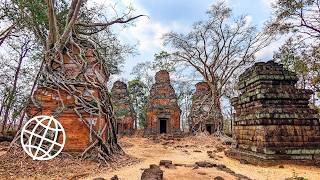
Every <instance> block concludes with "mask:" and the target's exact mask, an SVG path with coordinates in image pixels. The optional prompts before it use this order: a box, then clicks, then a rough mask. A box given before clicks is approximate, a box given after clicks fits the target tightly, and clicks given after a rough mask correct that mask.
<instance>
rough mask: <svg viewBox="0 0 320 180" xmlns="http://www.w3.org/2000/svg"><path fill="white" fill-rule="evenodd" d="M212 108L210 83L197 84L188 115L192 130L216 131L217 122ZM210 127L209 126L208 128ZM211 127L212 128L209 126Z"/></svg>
mask: <svg viewBox="0 0 320 180" xmlns="http://www.w3.org/2000/svg"><path fill="white" fill-rule="evenodd" d="M211 108H212V96H211V93H210V88H209V85H208V84H207V83H206V82H199V83H197V84H196V92H195V93H194V94H193V96H192V107H191V111H190V114H189V117H188V120H189V126H190V131H191V132H194V131H197V130H199V129H201V131H204V130H206V131H210V132H209V133H212V132H214V131H215V122H214V116H213V113H211V111H210V109H211ZM207 127H208V128H207ZM209 127H210V128H209Z"/></svg>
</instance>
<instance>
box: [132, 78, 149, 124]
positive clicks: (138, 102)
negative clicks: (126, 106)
mask: <svg viewBox="0 0 320 180" xmlns="http://www.w3.org/2000/svg"><path fill="white" fill-rule="evenodd" d="M128 91H129V95H130V97H131V100H132V104H133V108H134V110H135V112H136V116H137V117H136V118H137V122H138V123H137V124H138V125H139V127H144V123H145V107H146V106H147V93H148V89H147V88H146V85H145V84H144V83H143V82H141V81H140V80H138V79H134V80H131V81H129V82H128Z"/></svg>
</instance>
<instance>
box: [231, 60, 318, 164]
mask: <svg viewBox="0 0 320 180" xmlns="http://www.w3.org/2000/svg"><path fill="white" fill-rule="evenodd" d="M297 81H298V78H297V76H296V74H295V73H293V72H290V71H288V70H285V69H284V68H283V66H282V65H280V64H277V63H275V62H273V61H269V62H266V63H264V62H259V63H256V64H255V65H254V66H252V67H251V68H249V69H247V70H246V71H245V72H244V73H243V74H242V75H241V76H240V78H239V83H238V89H239V90H240V92H241V94H240V96H239V97H237V98H234V99H233V100H232V104H233V106H234V107H235V110H236V120H235V122H234V136H235V139H236V142H237V147H236V148H234V149H232V150H231V151H229V152H227V155H229V156H231V157H234V158H237V159H244V160H247V161H249V162H250V163H253V164H267V165H268V164H273V163H275V162H279V160H283V161H291V162H300V163H301V162H302V163H314V162H315V161H316V160H320V125H319V119H318V115H317V112H316V110H313V109H310V108H309V106H308V103H309V102H308V101H309V98H310V95H311V94H312V91H310V90H304V89H297V88H296V87H295V84H296V83H297ZM275 160H277V161H275Z"/></svg>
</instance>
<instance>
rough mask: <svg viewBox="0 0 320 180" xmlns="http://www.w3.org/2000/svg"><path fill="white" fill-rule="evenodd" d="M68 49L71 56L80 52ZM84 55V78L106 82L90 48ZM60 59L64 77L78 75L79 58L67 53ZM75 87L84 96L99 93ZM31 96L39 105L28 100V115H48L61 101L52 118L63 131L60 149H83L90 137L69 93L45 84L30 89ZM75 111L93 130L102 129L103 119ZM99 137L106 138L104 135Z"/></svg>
mask: <svg viewBox="0 0 320 180" xmlns="http://www.w3.org/2000/svg"><path fill="white" fill-rule="evenodd" d="M70 48H72V47H70ZM72 49H74V52H73V55H75V57H77V56H79V55H80V54H79V53H80V52H79V51H77V48H72ZM85 56H86V58H87V60H88V67H89V68H88V70H87V71H86V72H85V74H86V75H87V77H88V78H90V79H91V80H92V81H96V82H100V83H105V84H106V83H107V77H106V75H105V74H104V73H103V71H102V69H101V68H102V66H101V65H100V64H98V63H97V61H96V60H95V58H94V55H93V50H92V49H87V50H86V53H85ZM63 58H64V59H63V61H64V64H65V66H66V69H65V73H66V74H67V77H68V78H70V79H72V78H75V77H76V76H78V75H79V74H80V73H81V72H80V69H79V67H78V66H77V62H76V61H80V59H77V58H76V59H75V60H72V59H70V58H69V56H67V55H64V56H63ZM54 88H57V87H54ZM75 88H76V89H77V90H78V93H79V94H80V93H81V94H83V95H84V96H86V98H88V99H90V98H92V96H94V97H96V98H100V95H99V93H100V92H99V90H98V89H97V88H94V87H90V88H89V89H85V88H84V87H83V86H75ZM57 89H58V88H57ZM34 98H35V100H36V101H37V102H38V103H39V105H40V106H39V107H41V108H39V107H37V106H35V105H34V104H33V103H31V102H30V103H29V106H28V110H27V114H28V117H34V116H36V115H49V116H52V115H54V114H56V112H57V111H59V109H60V108H61V107H62V104H61V101H63V104H64V106H65V109H64V111H63V112H62V113H60V114H59V115H58V117H56V119H58V120H59V122H60V123H61V124H62V126H63V127H64V129H65V132H66V136H67V138H66V144H65V147H64V151H83V150H84V149H85V148H86V147H87V146H88V145H89V144H90V140H91V138H92V137H91V136H90V130H89V129H88V128H87V126H86V125H85V124H84V123H83V122H82V121H81V120H80V118H79V116H78V115H77V114H76V112H75V111H74V108H75V107H76V106H75V99H74V98H73V96H72V95H70V94H68V93H66V92H65V91H63V90H62V89H60V90H59V92H58V91H54V90H52V89H49V88H46V87H38V88H37V89H36V91H35V92H34ZM79 112H80V113H81V115H82V117H83V118H84V119H85V120H86V121H87V122H88V123H89V124H92V128H93V129H94V130H99V129H102V127H103V126H104V125H105V122H106V120H105V119H104V118H103V117H98V116H92V115H90V114H89V113H87V112H84V111H81V110H79ZM102 138H103V139H106V137H105V136H104V135H103V136H102ZM58 139H59V141H60V142H61V141H62V138H61V137H60V136H59V137H58Z"/></svg>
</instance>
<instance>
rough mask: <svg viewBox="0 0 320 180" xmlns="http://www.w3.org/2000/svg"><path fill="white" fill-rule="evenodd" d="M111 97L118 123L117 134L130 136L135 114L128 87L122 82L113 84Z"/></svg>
mask: <svg viewBox="0 0 320 180" xmlns="http://www.w3.org/2000/svg"><path fill="white" fill-rule="evenodd" d="M111 97H112V103H113V110H114V115H115V117H116V121H117V134H123V135H128V134H131V133H133V125H134V122H135V113H134V110H133V106H132V101H131V99H130V96H129V91H128V88H127V85H126V84H125V83H124V82H121V81H116V82H115V83H113V87H112V89H111Z"/></svg>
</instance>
